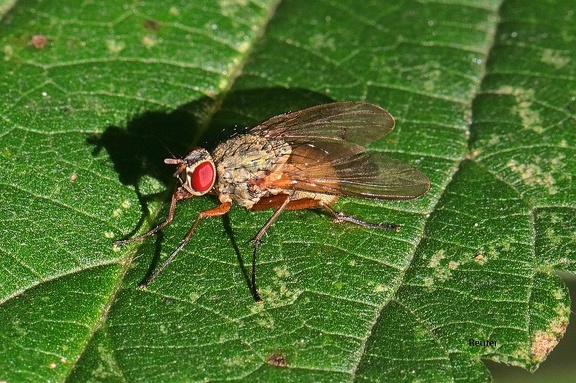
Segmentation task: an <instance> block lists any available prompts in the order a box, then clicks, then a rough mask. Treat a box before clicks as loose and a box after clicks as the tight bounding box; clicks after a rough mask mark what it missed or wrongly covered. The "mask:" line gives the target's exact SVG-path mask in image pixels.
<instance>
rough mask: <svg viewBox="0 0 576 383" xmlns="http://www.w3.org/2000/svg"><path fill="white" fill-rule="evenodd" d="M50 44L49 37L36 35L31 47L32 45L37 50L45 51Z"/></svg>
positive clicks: (33, 37)
mask: <svg viewBox="0 0 576 383" xmlns="http://www.w3.org/2000/svg"><path fill="white" fill-rule="evenodd" d="M47 42H48V37H46V36H44V35H34V36H32V38H31V39H30V43H29V44H30V45H32V46H33V47H34V48H36V49H43V48H44V47H45V46H46V43H47Z"/></svg>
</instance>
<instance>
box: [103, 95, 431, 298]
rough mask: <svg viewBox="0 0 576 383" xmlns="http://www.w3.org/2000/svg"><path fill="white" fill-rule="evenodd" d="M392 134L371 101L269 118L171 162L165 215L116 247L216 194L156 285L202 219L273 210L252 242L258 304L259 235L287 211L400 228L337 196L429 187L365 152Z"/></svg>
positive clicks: (409, 193) (377, 195) (408, 169)
mask: <svg viewBox="0 0 576 383" xmlns="http://www.w3.org/2000/svg"><path fill="white" fill-rule="evenodd" d="M392 129H394V118H393V117H392V115H390V113H388V112H387V111H386V110H384V109H382V108H380V107H379V106H376V105H373V104H369V103H366V102H334V103H330V104H323V105H317V106H313V107H311V108H308V109H304V110H300V111H297V112H292V113H287V114H282V115H279V116H276V117H272V118H271V119H269V120H268V121H265V122H263V123H262V124H260V125H258V126H256V127H255V128H252V129H250V130H249V131H248V132H247V133H246V134H241V135H237V136H235V137H232V138H230V139H228V140H226V141H224V142H222V143H221V144H219V145H218V146H217V147H216V149H214V150H213V151H212V152H211V153H210V152H208V151H207V150H206V149H203V148H197V149H194V150H192V151H191V152H190V153H189V154H188V155H187V156H186V157H185V158H183V159H174V158H167V159H165V160H164V163H166V164H169V165H175V166H176V172H175V173H174V177H175V178H176V179H177V184H176V188H175V191H174V193H173V195H172V200H171V202H170V208H169V211H168V217H167V218H166V220H165V221H164V222H163V223H161V224H160V225H158V226H156V227H155V228H154V229H152V230H150V231H148V232H147V233H145V234H142V235H139V236H137V237H133V238H130V239H123V240H118V241H115V242H114V244H115V245H123V244H126V243H130V242H134V241H138V240H141V239H143V238H146V237H149V236H151V235H153V234H154V233H156V232H158V231H160V230H161V229H162V228H164V227H166V226H167V225H169V224H170V222H172V220H173V219H174V211H175V209H176V204H177V203H178V202H179V201H182V200H185V199H188V198H191V197H195V196H201V195H204V194H215V195H217V196H218V200H219V202H220V204H219V205H218V206H216V207H214V208H212V209H208V210H205V211H202V212H200V214H198V217H197V218H196V220H195V221H194V223H193V224H192V227H191V228H190V229H189V230H188V232H187V233H186V235H185V236H184V239H183V240H182V242H181V243H180V245H179V246H178V247H177V248H176V250H174V251H173V252H172V254H170V256H169V257H168V258H167V259H166V260H165V261H164V263H162V265H161V266H160V267H159V268H158V269H157V270H156V271H155V272H154V273H153V274H152V275H151V276H150V277H148V278H147V279H146V280H145V281H144V282H143V283H142V285H141V286H142V287H145V286H147V285H148V284H149V283H150V282H152V281H153V280H154V279H155V278H156V277H157V276H158V274H159V273H160V272H161V271H162V270H163V269H164V268H165V267H166V266H167V265H168V264H169V263H170V262H172V260H173V259H174V257H175V256H176V255H177V254H178V253H179V252H180V250H182V249H183V248H184V246H186V244H187V243H188V241H189V240H190V237H191V236H192V234H193V233H194V231H195V230H196V227H197V226H198V224H199V222H200V221H201V220H202V219H203V218H208V217H217V216H221V215H224V214H226V213H228V211H229V210H230V208H231V206H232V204H233V203H236V204H238V205H240V206H243V207H245V208H246V209H248V210H251V211H258V210H266V209H275V211H274V213H273V214H272V216H271V217H270V218H269V219H268V221H267V222H266V223H265V224H264V226H262V228H261V229H260V230H259V231H258V233H257V234H256V236H255V237H254V238H253V240H252V242H253V253H252V275H251V281H250V290H251V293H252V295H253V297H254V299H255V300H256V301H257V302H261V301H262V299H261V298H260V296H259V295H258V289H257V287H256V258H257V254H258V246H259V245H260V241H261V239H262V236H263V235H264V234H265V233H266V231H267V230H268V228H269V227H270V226H271V225H272V224H273V223H274V222H275V221H276V219H278V217H279V216H280V214H281V213H282V212H283V211H284V210H301V209H313V208H323V209H324V210H326V211H327V212H328V214H330V215H331V216H332V217H333V219H334V222H350V223H353V224H355V225H359V226H363V227H369V228H375V229H385V230H398V228H399V226H398V225H396V224H391V223H384V224H374V223H368V222H364V221H362V220H360V219H357V218H355V217H351V216H348V215H345V214H343V213H340V212H337V211H335V210H334V209H333V208H332V207H331V205H333V204H334V203H335V202H336V201H337V200H338V198H339V197H340V196H352V197H358V198H366V199H381V200H408V199H412V198H416V197H419V196H421V195H423V194H425V193H426V192H428V190H429V189H430V181H429V180H428V178H427V177H426V175H425V174H424V173H422V172H421V171H419V170H418V169H416V168H414V167H412V166H410V165H408V164H405V163H403V162H401V161H398V160H395V159H393V158H390V157H388V156H386V155H384V154H381V153H374V152H370V153H367V152H365V147H366V146H367V145H368V144H370V143H372V142H374V141H376V140H378V139H380V138H382V137H384V136H385V135H387V134H388V133H390V132H391V131H392Z"/></svg>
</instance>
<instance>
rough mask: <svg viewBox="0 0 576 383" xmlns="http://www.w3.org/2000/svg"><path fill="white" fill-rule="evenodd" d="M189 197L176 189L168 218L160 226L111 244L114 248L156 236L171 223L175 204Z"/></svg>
mask: <svg viewBox="0 0 576 383" xmlns="http://www.w3.org/2000/svg"><path fill="white" fill-rule="evenodd" d="M190 197H191V195H187V194H183V193H181V192H180V191H179V190H178V189H177V190H176V191H175V192H174V194H172V200H171V201H170V209H169V210H168V217H166V221H164V222H162V223H161V224H160V225H158V226H156V227H155V228H154V229H152V230H150V231H148V232H146V233H144V234H142V235H138V236H136V237H132V238H128V239H120V240H117V241H114V242H113V243H114V245H116V246H118V245H125V244H127V243H132V242H136V241H140V240H142V239H144V238H147V237H150V236H152V235H154V234H156V233H157V232H159V231H160V230H162V229H163V228H165V227H166V226H168V225H169V224H170V222H172V220H173V219H174V211H175V210H176V203H177V202H178V201H180V200H183V199H186V198H190Z"/></svg>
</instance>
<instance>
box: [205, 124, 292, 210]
mask: <svg viewBox="0 0 576 383" xmlns="http://www.w3.org/2000/svg"><path fill="white" fill-rule="evenodd" d="M291 152H292V148H291V147H290V145H289V144H287V143H285V142H283V141H281V140H277V139H267V138H264V137H261V136H257V135H254V134H243V135H239V136H236V137H233V138H231V139H229V140H227V141H225V142H223V143H221V144H220V145H218V146H217V147H216V149H215V150H214V151H213V153H212V157H213V158H214V162H215V163H216V172H217V174H218V177H217V181H216V185H215V187H216V191H217V192H218V194H219V197H220V201H229V200H233V201H235V202H236V203H238V204H239V205H241V206H244V207H246V208H248V209H249V208H251V207H252V206H253V205H254V204H255V203H256V202H258V200H259V199H260V198H262V197H263V196H265V195H269V194H270V191H269V190H267V189H265V188H262V187H260V186H259V185H261V184H264V183H263V182H262V181H264V180H265V179H266V178H268V177H276V176H278V175H279V174H281V171H282V168H283V167H284V165H285V163H286V161H287V160H288V157H289V156H290V153H291ZM272 194H275V193H272Z"/></svg>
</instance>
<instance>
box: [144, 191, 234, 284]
mask: <svg viewBox="0 0 576 383" xmlns="http://www.w3.org/2000/svg"><path fill="white" fill-rule="evenodd" d="M231 206H232V204H231V203H230V202H224V203H222V204H221V205H219V206H216V207H215V208H213V209H209V210H205V211H203V212H201V213H200V214H198V217H197V218H196V221H194V224H193V225H192V227H191V228H190V230H188V233H186V236H185V237H184V239H183V240H182V242H180V245H179V246H178V247H177V248H176V250H174V251H173V252H172V254H170V256H169V257H168V258H167V259H166V260H165V261H164V263H162V265H160V267H159V268H158V270H156V271H155V272H154V274H152V275H151V276H150V277H148V278H146V280H145V281H144V282H142V283H141V284H140V287H146V286H148V284H149V283H150V282H152V281H153V280H154V279H155V278H156V277H157V276H158V274H160V272H161V271H162V270H164V268H165V267H166V266H168V264H170V262H172V260H173V259H174V257H176V254H178V253H179V252H180V250H182V249H183V248H184V246H186V244H187V243H188V241H189V240H190V237H191V236H192V234H194V230H196V227H198V224H199V223H200V220H201V219H202V218H208V217H218V216H221V215H224V214H226V213H228V211H230V207H231ZM164 226H166V225H164ZM158 230H159V229H158Z"/></svg>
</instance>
